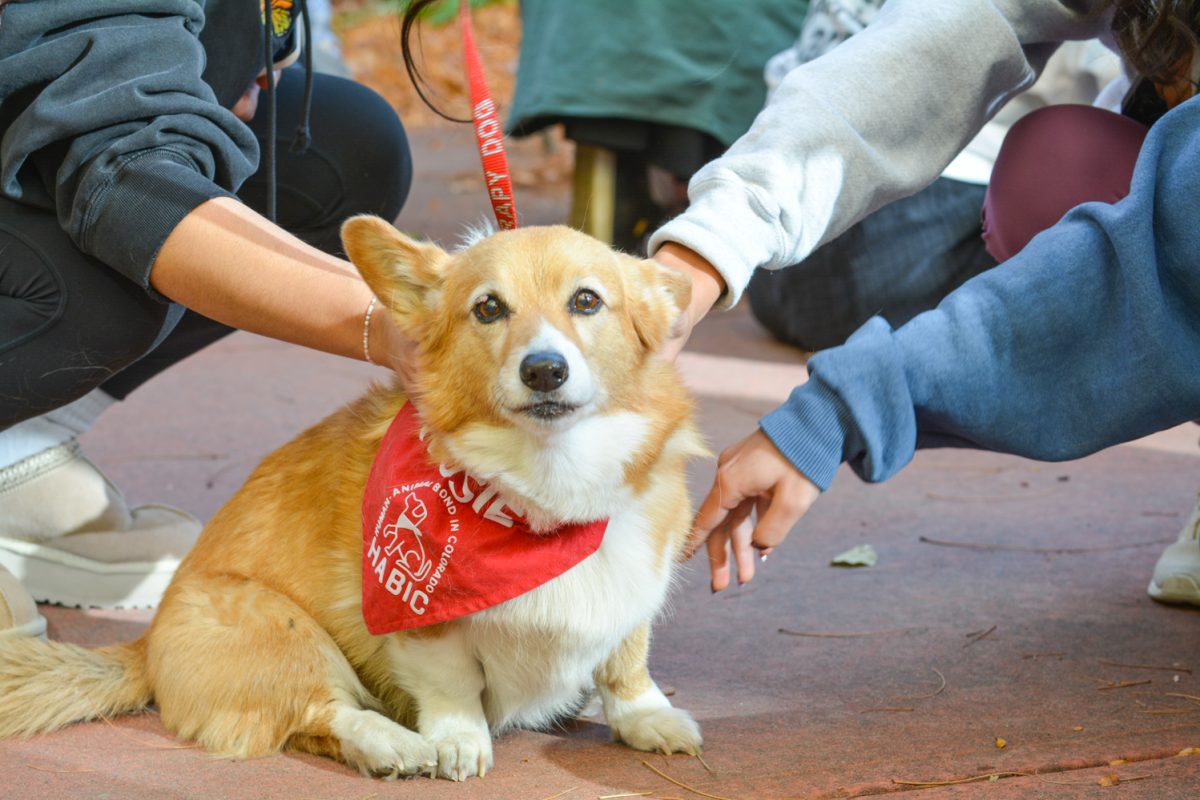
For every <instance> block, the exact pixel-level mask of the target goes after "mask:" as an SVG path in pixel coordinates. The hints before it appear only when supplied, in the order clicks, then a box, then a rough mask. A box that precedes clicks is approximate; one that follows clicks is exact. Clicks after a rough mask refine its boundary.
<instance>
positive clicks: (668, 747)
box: [0, 216, 706, 780]
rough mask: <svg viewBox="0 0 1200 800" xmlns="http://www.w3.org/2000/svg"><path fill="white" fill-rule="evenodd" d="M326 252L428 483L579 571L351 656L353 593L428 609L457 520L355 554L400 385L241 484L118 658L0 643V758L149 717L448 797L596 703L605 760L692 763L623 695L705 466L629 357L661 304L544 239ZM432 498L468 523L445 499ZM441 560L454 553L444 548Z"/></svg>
mask: <svg viewBox="0 0 1200 800" xmlns="http://www.w3.org/2000/svg"><path fill="white" fill-rule="evenodd" d="M342 233H343V241H344V244H345V247H346V252H347V253H348V254H349V256H350V259H351V261H352V262H353V263H354V264H355V266H356V267H357V268H358V270H359V272H360V273H361V274H362V276H363V278H364V279H365V281H366V282H367V284H368V285H369V286H370V288H371V289H372V290H373V291H374V292H375V294H376V296H377V298H378V302H379V303H380V304H382V306H383V307H384V308H385V309H386V310H387V312H388V313H389V314H390V315H391V316H392V318H393V319H394V320H395V322H396V323H397V324H398V325H399V326H400V328H401V329H402V330H403V331H405V332H406V333H408V334H409V335H410V336H412V337H413V339H414V340H416V341H418V342H419V347H418V355H417V359H418V362H417V363H418V367H419V370H418V374H419V378H418V379H417V385H416V386H415V387H413V395H414V397H416V398H417V400H418V402H417V403H416V404H415V407H416V408H417V409H419V419H418V422H419V426H420V434H419V435H420V437H421V442H422V444H423V445H424V447H425V448H427V452H428V457H429V459H430V461H431V463H434V464H438V465H442V466H441V467H440V473H439V474H441V475H443V476H446V475H450V476H453V475H454V474H459V475H464V476H470V477H471V478H472V479H473V481H474V482H472V483H470V484H469V485H470V486H471V487H474V488H475V489H481V488H482V487H484V486H485V485H486V492H485V493H484V494H486V495H487V496H488V498H490V499H489V504H488V506H487V507H486V508H485V509H484V510H485V511H486V512H487V513H488V514H489V515H490V516H491V517H492V518H493V519H494V520H495V521H496V522H497V523H498V527H497V529H498V530H501V531H503V529H502V527H499V526H501V525H502V524H507V523H506V522H505V521H506V520H507V521H508V522H509V523H511V521H512V520H513V519H521V520H523V521H524V524H525V525H526V526H527V533H526V536H527V537H532V538H534V539H537V540H538V541H549V539H548V538H547V537H553V536H556V535H557V534H556V533H555V531H556V530H559V529H560V528H561V526H563V525H584V526H587V525H593V524H596V521H597V520H607V524H606V527H604V528H603V532H602V536H601V537H600V538H599V539H596V540H595V541H593V545H594V550H593V551H592V552H591V553H590V555H585V556H583V557H582V558H581V560H578V561H577V563H575V565H574V566H573V567H570V568H568V569H565V571H562V572H561V574H558V575H557V576H556V577H552V578H550V579H548V580H546V581H544V582H542V583H540V584H539V585H536V586H535V587H534V588H531V589H529V590H528V591H525V592H524V593H521V594H517V595H516V596H515V597H512V598H511V599H507V600H504V601H503V602H499V603H498V604H495V605H492V606H490V607H487V608H485V609H483V610H479V611H477V612H474V613H468V614H465V615H462V616H457V617H453V618H448V619H444V620H441V621H438V622H436V623H434V624H428V625H417V626H414V627H408V628H405V629H402V630H396V631H393V632H388V633H383V634H374V633H372V632H371V631H370V630H368V627H367V625H366V624H365V622H364V611H365V608H364V601H363V597H364V587H367V586H368V584H369V585H370V586H371V587H375V588H379V587H376V586H375V583H376V574H377V575H378V579H379V583H380V586H382V585H383V584H384V582H385V581H386V583H387V586H386V590H387V591H389V592H391V593H392V594H394V595H397V597H398V598H399V597H400V596H401V589H400V587H401V586H403V587H404V593H405V594H404V595H403V597H404V601H405V602H407V603H408V604H409V605H411V606H412V607H411V608H407V607H406V610H407V611H408V612H409V613H410V614H412V613H416V614H420V613H424V611H425V609H426V608H427V607H428V606H429V604H430V603H432V600H431V598H433V599H440V598H442V595H438V594H437V590H438V588H439V587H438V586H437V585H436V581H437V579H438V576H439V575H441V573H439V572H438V571H437V570H439V569H441V568H442V567H445V566H446V561H447V559H448V558H449V557H451V556H453V555H454V554H453V553H450V554H449V555H448V554H447V551H446V550H445V549H444V548H443V550H442V551H440V552H439V550H438V548H439V547H441V545H440V543H438V542H433V541H430V540H429V538H428V533H429V531H430V525H431V524H432V522H434V521H436V520H437V519H438V517H437V515H436V514H435V513H434V512H436V511H439V510H441V509H442V502H443V500H445V503H446V505H445V508H451V509H453V508H456V506H455V505H453V503H454V501H455V498H451V497H449V496H445V492H443V494H442V495H441V496H433V497H432V499H431V498H430V497H425V498H422V497H417V496H411V497H409V496H406V497H404V498H400V497H399V495H398V494H397V497H395V498H391V497H389V500H388V502H391V500H393V499H394V500H395V508H394V509H393V510H394V511H395V512H396V515H395V518H394V519H390V518H389V520H384V522H387V524H380V525H378V526H377V527H378V530H376V531H375V536H376V538H375V539H374V540H372V541H371V542H370V543H367V542H366V541H365V538H364V524H365V525H366V528H367V530H368V531H370V530H371V523H372V522H373V520H371V519H368V518H367V516H366V513H365V512H364V509H363V499H364V490H365V487H366V486H367V485H368V479H369V476H370V474H371V471H372V463H373V459H374V458H375V455H376V452H377V451H378V450H379V449H380V447H381V442H382V441H383V440H384V437H385V433H386V431H388V429H389V427H390V426H391V425H393V424H394V420H396V419H397V418H398V416H399V415H401V414H402V413H404V412H405V410H406V409H408V411H409V412H411V411H412V408H413V407H412V406H409V405H407V404H408V399H407V398H406V396H405V394H404V392H403V390H402V388H401V387H400V385H399V384H398V382H393V383H392V384H391V385H375V386H372V387H371V388H370V390H369V391H368V392H367V393H366V395H365V396H363V397H362V398H360V399H359V400H357V401H356V402H353V403H351V404H350V405H348V406H346V407H345V408H343V409H341V410H340V411H338V412H336V413H334V414H333V415H331V416H330V417H328V418H327V419H325V420H324V421H322V422H320V423H319V424H317V425H316V426H314V427H313V428H311V429H309V430H308V431H306V432H304V433H303V434H301V435H300V436H299V437H297V438H296V439H294V440H293V441H291V442H290V443H288V444H286V445H284V446H283V447H282V448H280V449H279V450H277V451H276V452H274V453H273V454H271V455H269V456H268V457H267V458H266V459H265V460H264V461H263V462H262V463H261V464H260V465H259V466H258V467H257V469H256V470H255V471H254V473H253V474H252V475H251V476H250V478H249V479H248V481H247V483H246V484H245V485H244V486H243V487H242V488H241V489H240V490H239V491H238V492H237V493H236V494H235V495H234V496H233V497H232V498H231V499H230V500H229V502H228V503H227V504H226V505H225V506H224V507H223V508H222V509H221V510H220V511H218V512H217V514H216V515H215V516H214V517H213V519H212V520H211V522H210V523H209V524H208V525H207V526H206V528H205V530H204V532H203V533H202V535H201V537H200V539H199V540H198V541H197V543H196V545H195V547H194V549H193V550H192V551H191V552H190V553H189V554H188V556H187V557H186V559H185V560H184V561H183V563H182V564H181V565H180V567H179V569H178V572H177V573H176V575H175V577H174V579H173V581H172V583H171V586H170V587H169V589H168V590H167V592H166V594H165V596H164V598H163V601H162V603H161V605H160V607H159V609H158V611H157V613H156V615H155V617H154V619H153V620H152V622H151V623H150V625H149V626H148V628H147V630H146V631H145V632H144V634H143V635H142V636H141V637H140V638H139V639H137V640H136V641H133V642H130V643H126V644H120V645H114V646H109V647H102V648H99V649H95V650H88V649H84V648H81V647H77V646H75V645H70V644H65V643H59V642H44V641H41V640H37V639H20V640H13V639H6V640H3V641H2V642H0V736H4V737H10V736H28V735H32V734H35V733H39V732H45V731H50V730H54V729H57V728H61V727H63V726H65V725H68V724H70V723H73V722H77V721H82V720H88V719H95V718H98V717H101V716H104V717H107V716H111V715H115V714H124V713H132V712H137V711H139V710H141V709H144V708H146V707H147V706H148V705H149V704H151V703H154V704H156V705H157V708H158V710H159V713H160V715H161V719H162V722H163V724H164V725H165V726H166V728H167V729H169V730H170V731H172V732H173V733H175V734H176V735H178V736H180V737H182V738H184V739H187V740H191V741H194V742H197V743H199V744H200V745H202V746H203V747H205V748H207V749H208V750H210V751H211V752H213V753H215V754H219V755H222V756H229V757H237V758H252V757H256V756H263V755H267V754H271V753H275V752H278V751H280V750H286V749H291V750H302V751H308V752H312V753H317V754H320V755H325V756H329V757H332V758H335V759H337V760H339V761H342V762H344V763H346V764H348V765H350V766H352V767H354V768H356V769H358V770H359V771H360V772H362V773H363V774H364V775H368V776H375V777H385V778H396V777H400V776H408V775H414V774H421V773H427V774H430V775H436V776H439V777H442V778H449V779H453V780H463V779H466V778H469V777H472V776H483V775H484V774H485V773H486V772H487V771H488V770H489V769H490V768H491V767H492V764H493V757H492V738H493V737H494V736H496V735H497V734H499V733H501V732H503V731H504V730H505V729H508V728H512V727H514V726H520V727H532V728H541V727H545V726H546V725H548V724H550V723H551V722H553V721H554V720H556V719H559V718H561V717H562V716H564V715H568V714H571V713H573V712H575V711H577V710H578V709H579V708H580V706H581V705H582V704H583V702H584V701H585V700H586V699H587V697H588V696H589V694H590V693H593V692H594V693H597V694H598V695H599V698H600V700H601V702H602V705H603V710H604V713H605V716H606V718H607V722H608V724H609V726H610V728H611V731H612V734H613V737H614V739H618V740H620V741H622V742H624V743H626V744H627V745H629V746H631V747H634V748H637V749H639V750H647V751H661V752H663V753H673V752H683V753H691V754H699V752H700V750H701V745H702V739H701V735H700V730H699V728H698V726H697V724H696V722H695V721H694V720H693V718H692V717H691V716H690V715H689V714H688V713H687V712H686V711H683V710H680V709H677V708H674V707H672V705H671V703H670V701H669V700H668V699H667V698H666V697H665V696H664V694H663V693H662V692H661V691H660V690H659V688H658V687H657V686H656V685H655V683H654V681H653V680H652V679H651V677H650V675H649V672H648V670H647V654H648V647H649V641H650V626H651V622H652V621H653V620H654V619H655V618H656V616H658V615H659V614H660V612H661V611H662V610H663V607H664V603H665V601H666V599H667V595H668V591H669V589H670V587H671V584H672V578H673V575H674V574H675V569H676V565H677V563H678V562H679V561H680V559H681V558H682V554H683V552H684V547H685V541H686V538H687V534H688V531H689V528H690V521H691V516H692V509H691V501H690V498H689V497H688V493H687V486H686V480H685V469H686V462H687V461H688V460H689V459H690V458H691V457H693V456H697V455H702V454H706V450H705V448H704V445H703V443H702V442H701V439H700V437H699V434H698V432H697V430H696V427H695V424H694V420H693V408H692V404H691V401H690V398H689V396H688V394H687V392H686V391H685V389H684V387H683V385H682V383H681V381H680V379H679V377H678V375H677V374H676V372H675V371H674V369H673V368H672V367H671V366H670V365H669V364H667V363H665V362H664V361H662V360H661V359H659V358H658V357H656V355H655V353H656V350H657V349H658V348H659V346H660V345H661V344H662V343H663V341H664V339H665V337H667V336H668V334H669V331H670V329H671V326H672V324H673V322H674V321H675V319H676V318H677V317H678V315H679V314H680V313H681V310H682V309H683V308H684V307H686V304H687V302H688V298H689V292H690V286H689V284H688V282H687V280H686V279H685V278H683V277H682V276H681V275H679V274H677V273H674V272H673V271H671V270H669V269H666V268H663V267H660V266H658V265H657V264H656V263H655V262H653V261H648V260H641V259H637V258H634V257H632V256H628V255H624V254H621V253H617V252H615V251H613V250H611V249H610V248H608V247H606V246H605V245H603V244H601V243H600V242H598V241H596V240H594V239H592V238H590V237H588V236H586V235H584V234H582V233H579V232H578V231H575V230H572V229H570V228H566V227H562V226H555V227H530V228H522V229H518V230H511V231H503V232H497V233H490V234H483V235H478V236H476V237H475V241H473V242H470V243H466V244H464V246H463V247H462V248H460V249H458V250H457V251H454V252H447V251H445V250H443V249H441V248H440V247H438V246H436V245H434V244H431V243H423V242H417V241H414V240H412V239H409V238H408V237H406V236H404V235H403V234H401V233H400V232H399V231H397V230H396V229H395V228H394V227H393V226H392V225H390V224H389V223H387V222H386V221H384V220H382V219H379V218H376V217H370V216H362V217H355V218H352V219H350V220H348V221H347V222H346V223H345V225H344V226H343V232H342ZM447 480H448V483H447V485H450V486H452V487H454V490H455V497H458V498H463V499H464V500H474V501H475V505H477V506H479V505H480V499H481V498H482V496H483V495H482V494H481V495H480V497H467V493H466V487H467V486H468V483H467V482H466V478H463V480H462V483H461V484H457V485H455V484H453V478H452V477H451V478H449V479H447ZM437 486H441V484H440V483H439V484H437ZM396 492H397V493H399V489H397V490H396ZM471 494H480V492H478V491H476V492H473V493H471ZM459 504H460V505H463V504H464V503H463V502H462V501H459ZM401 506H403V507H402V508H401ZM600 524H601V525H603V523H600ZM507 535H510V536H515V535H516V534H507ZM456 536H457V537H458V538H459V539H460V540H461V541H459V546H461V547H466V546H467V545H469V544H470V542H468V541H466V540H468V539H470V535H469V532H468V531H467V530H466V529H465V528H464V529H463V530H462V531H460V532H459V533H458V534H456ZM501 543H502V544H503V533H502V536H501ZM451 549H453V548H451ZM385 550H386V552H384V551H385ZM368 551H369V552H368ZM376 569H377V570H378V573H376V572H375V570H376ZM476 572H477V576H478V574H479V571H476ZM385 573H386V574H385ZM515 574H517V575H518V576H521V564H520V562H518V564H517V571H516V573H515ZM442 578H443V585H444V583H445V576H444V575H443V576H442ZM414 586H416V587H418V588H417V589H416V590H415V591H413V590H412V589H413V587H414ZM410 595H411V596H410ZM422 598H423V599H422ZM430 619H432V617H430Z"/></svg>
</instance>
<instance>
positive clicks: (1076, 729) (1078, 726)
mask: <svg viewBox="0 0 1200 800" xmlns="http://www.w3.org/2000/svg"><path fill="white" fill-rule="evenodd" d="M1071 730H1073V731H1075V732H1076V733H1079V732H1080V731H1081V730H1083V726H1082V725H1076V726H1075V727H1074V728H1071Z"/></svg>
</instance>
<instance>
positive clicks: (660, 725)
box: [609, 706, 704, 756]
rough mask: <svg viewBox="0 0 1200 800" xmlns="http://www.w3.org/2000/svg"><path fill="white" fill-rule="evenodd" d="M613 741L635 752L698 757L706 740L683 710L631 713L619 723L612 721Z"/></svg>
mask: <svg viewBox="0 0 1200 800" xmlns="http://www.w3.org/2000/svg"><path fill="white" fill-rule="evenodd" d="M609 726H610V727H611V728H612V732H613V738H616V739H620V740H621V741H622V742H624V743H625V744H627V745H629V746H630V747H632V748H634V749H636V750H646V751H647V752H659V753H666V754H670V753H687V754H689V755H693V756H696V755H699V754H700V750H701V748H702V746H703V745H704V739H703V738H702V737H701V736H700V726H699V725H697V724H696V720H694V719H692V715H691V714H689V713H688V712H686V711H684V710H683V709H681V708H672V707H671V706H666V707H664V708H647V709H643V710H640V711H631V712H629V713H627V714H624V715H622V716H621V718H620V720H619V721H616V722H614V721H613V720H611V719H610V720H609Z"/></svg>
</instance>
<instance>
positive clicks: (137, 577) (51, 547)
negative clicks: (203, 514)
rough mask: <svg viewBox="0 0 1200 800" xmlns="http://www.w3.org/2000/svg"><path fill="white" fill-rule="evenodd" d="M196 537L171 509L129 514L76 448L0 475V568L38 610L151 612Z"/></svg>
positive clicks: (183, 516) (191, 525)
mask: <svg viewBox="0 0 1200 800" xmlns="http://www.w3.org/2000/svg"><path fill="white" fill-rule="evenodd" d="M200 528H201V525H200V521H199V520H197V519H196V518H195V517H193V516H191V515H190V514H187V513H185V512H183V511H180V510H178V509H175V508H171V507H169V506H161V505H145V506H139V507H137V508H134V509H129V508H128V507H127V506H126V504H125V500H124V498H123V497H122V496H121V493H120V492H119V491H118V490H117V488H116V487H115V486H113V485H112V484H111V483H110V482H109V481H108V480H107V479H106V478H105V477H104V475H102V474H101V473H100V471H99V470H98V469H96V467H95V465H93V464H92V463H91V462H90V461H88V460H87V459H86V458H84V457H83V455H82V454H81V453H80V452H79V445H78V444H76V443H75V442H74V441H71V442H68V443H66V444H63V445H60V446H58V447H52V448H50V449H49V450H45V451H43V452H41V453H38V454H36V455H33V456H31V457H29V458H27V459H25V460H24V461H20V462H18V463H16V464H13V465H12V466H10V467H7V468H5V469H3V470H0V567H6V568H8V570H10V571H11V572H12V573H13V574H14V575H15V576H16V577H17V578H19V579H20V580H21V582H22V583H23V584H24V585H25V588H26V589H28V590H29V592H30V593H31V594H32V595H33V596H34V597H35V598H36V599H37V600H38V601H39V602H49V603H60V604H62V605H67V606H80V607H97V608H147V607H153V606H156V605H158V601H159V600H160V599H161V597H162V593H163V592H164V591H165V590H166V588H167V584H169V583H170V582H171V577H172V576H173V575H174V574H175V569H176V567H178V566H179V562H180V560H181V559H182V558H183V556H184V555H185V554H186V553H187V551H188V550H189V549H190V548H191V546H192V544H193V543H194V542H195V541H196V537H197V536H198V535H199V533H200Z"/></svg>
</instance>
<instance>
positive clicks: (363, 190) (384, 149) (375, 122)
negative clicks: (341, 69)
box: [348, 83, 413, 219]
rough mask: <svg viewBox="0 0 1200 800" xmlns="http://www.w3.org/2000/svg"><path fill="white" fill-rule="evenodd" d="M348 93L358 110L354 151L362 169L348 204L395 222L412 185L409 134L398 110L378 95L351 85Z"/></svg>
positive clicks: (361, 86)
mask: <svg viewBox="0 0 1200 800" xmlns="http://www.w3.org/2000/svg"><path fill="white" fill-rule="evenodd" d="M348 92H349V94H350V95H352V96H353V97H352V100H353V107H354V108H355V109H356V113H355V115H354V118H353V119H354V138H353V149H354V151H355V155H356V157H358V160H359V163H360V164H361V166H362V167H361V169H360V170H359V172H358V178H359V180H356V181H354V184H353V187H352V190H350V197H348V203H349V204H350V205H352V206H354V207H355V209H358V210H360V211H370V212H372V213H378V215H379V216H382V217H384V218H385V219H395V218H396V217H397V216H400V211H401V209H402V207H403V205H404V201H406V200H407V199H408V192H409V190H410V188H412V185H413V155H412V149H410V146H409V144H408V134H407V133H406V131H404V126H403V124H401V121H400V116H398V115H397V114H396V110H395V109H394V108H392V107H391V104H390V103H388V101H386V100H384V98H383V97H382V96H380V95H378V94H377V92H376V91H373V90H371V89H368V88H367V86H364V85H361V84H356V83H352V84H350V88H349V89H348Z"/></svg>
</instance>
